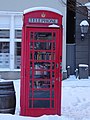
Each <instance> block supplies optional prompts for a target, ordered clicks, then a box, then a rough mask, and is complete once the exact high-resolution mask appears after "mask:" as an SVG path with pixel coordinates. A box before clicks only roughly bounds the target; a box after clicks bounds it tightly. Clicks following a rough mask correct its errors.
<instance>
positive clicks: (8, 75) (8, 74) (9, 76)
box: [0, 71, 20, 80]
mask: <svg viewBox="0 0 90 120" xmlns="http://www.w3.org/2000/svg"><path fill="white" fill-rule="evenodd" d="M0 76H1V79H5V80H15V79H20V71H3V72H2V71H0Z"/></svg>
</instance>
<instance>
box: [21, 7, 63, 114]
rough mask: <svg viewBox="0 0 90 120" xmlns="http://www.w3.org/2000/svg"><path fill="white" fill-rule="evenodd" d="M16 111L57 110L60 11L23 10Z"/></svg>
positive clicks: (60, 78)
mask: <svg viewBox="0 0 90 120" xmlns="http://www.w3.org/2000/svg"><path fill="white" fill-rule="evenodd" d="M21 61H22V63H21V91H20V92H21V96H20V114H21V115H26V116H41V115H44V114H58V115H60V114H61V80H62V74H61V62H62V15H61V13H60V12H59V11H57V10H54V9H51V8H46V7H41V8H40V7H37V8H31V9H28V10H25V11H24V15H23V37H22V60H21Z"/></svg>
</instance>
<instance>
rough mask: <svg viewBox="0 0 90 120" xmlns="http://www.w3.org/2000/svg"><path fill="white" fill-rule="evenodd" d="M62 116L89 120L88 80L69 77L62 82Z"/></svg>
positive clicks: (89, 84)
mask: <svg viewBox="0 0 90 120" xmlns="http://www.w3.org/2000/svg"><path fill="white" fill-rule="evenodd" d="M62 115H65V116H68V117H70V118H74V119H75V120H90V79H76V78H75V76H70V78H68V79H67V80H64V81H63V82H62ZM70 120H71V119H70Z"/></svg>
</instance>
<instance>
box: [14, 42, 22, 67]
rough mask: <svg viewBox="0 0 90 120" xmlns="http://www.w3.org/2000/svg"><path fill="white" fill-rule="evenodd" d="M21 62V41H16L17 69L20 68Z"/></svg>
mask: <svg viewBox="0 0 90 120" xmlns="http://www.w3.org/2000/svg"><path fill="white" fill-rule="evenodd" d="M20 64H21V42H15V69H20Z"/></svg>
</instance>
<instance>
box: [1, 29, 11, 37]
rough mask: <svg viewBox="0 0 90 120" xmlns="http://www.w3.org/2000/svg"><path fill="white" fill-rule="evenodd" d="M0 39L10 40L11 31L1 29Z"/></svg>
mask: <svg viewBox="0 0 90 120" xmlns="http://www.w3.org/2000/svg"><path fill="white" fill-rule="evenodd" d="M0 38H10V30H6V29H0Z"/></svg>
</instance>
